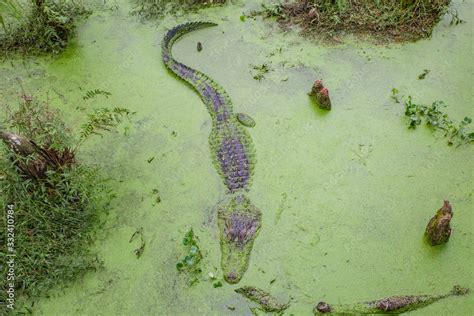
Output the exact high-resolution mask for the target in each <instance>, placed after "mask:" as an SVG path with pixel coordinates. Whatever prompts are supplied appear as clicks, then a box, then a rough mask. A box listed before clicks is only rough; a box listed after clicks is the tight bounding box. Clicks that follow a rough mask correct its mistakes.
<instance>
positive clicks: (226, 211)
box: [161, 22, 262, 284]
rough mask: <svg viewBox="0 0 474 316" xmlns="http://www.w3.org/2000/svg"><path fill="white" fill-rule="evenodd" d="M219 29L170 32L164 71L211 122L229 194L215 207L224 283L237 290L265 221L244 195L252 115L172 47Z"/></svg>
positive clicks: (251, 154) (250, 165) (251, 159)
mask: <svg viewBox="0 0 474 316" xmlns="http://www.w3.org/2000/svg"><path fill="white" fill-rule="evenodd" d="M216 25H217V24H215V23H211V22H190V23H185V24H180V25H178V26H176V27H174V28H172V29H170V30H169V31H168V32H167V34H166V35H165V36H164V38H163V41H162V43H161V48H162V58H163V62H164V64H165V65H166V67H167V68H168V69H169V70H170V71H171V72H173V73H174V74H176V75H177V76H178V77H179V78H181V79H183V80H184V81H186V82H187V83H188V84H190V85H191V86H192V87H193V88H194V90H196V91H197V92H198V94H199V95H200V97H201V99H202V101H203V103H204V104H205V105H206V108H207V111H208V112H209V115H210V117H211V121H212V129H211V134H210V135H209V147H210V151H211V156H212V160H213V163H214V166H215V168H216V170H217V172H218V173H219V175H220V176H221V177H222V179H223V181H224V184H225V186H226V188H227V192H226V196H225V198H224V199H223V201H222V202H220V203H218V205H217V214H218V215H217V224H218V227H219V237H220V246H221V253H222V254H221V267H222V270H223V272H224V279H225V280H226V282H228V283H231V284H235V283H238V282H239V281H240V280H241V278H242V276H243V275H244V273H245V272H246V271H247V268H248V264H249V259H250V254H251V252H252V248H253V244H254V241H255V239H256V237H257V235H258V233H259V231H260V227H261V221H262V215H261V212H260V210H259V209H258V208H256V207H255V206H254V205H253V204H252V203H251V202H250V199H249V198H248V197H247V195H246V194H247V192H248V191H249V187H250V184H251V177H252V175H253V170H254V165H255V150H254V147H253V142H252V138H251V137H250V134H249V133H248V132H247V130H246V129H245V127H252V126H254V125H255V124H254V121H253V120H252V119H251V118H250V117H249V116H248V115H246V114H241V113H234V112H233V107H232V101H231V99H230V97H229V95H228V94H227V93H226V92H225V90H224V89H223V88H222V87H221V86H220V85H218V84H217V83H216V82H215V81H214V80H213V79H211V78H210V77H208V76H207V75H205V74H203V73H202V72H200V71H198V70H195V69H192V68H191V67H188V66H186V65H184V64H182V63H180V62H178V61H176V60H175V59H174V58H173V56H172V46H173V44H174V43H175V42H176V40H178V39H179V38H180V37H181V36H183V35H185V34H187V33H189V32H191V31H194V30H198V29H202V28H206V27H211V26H216Z"/></svg>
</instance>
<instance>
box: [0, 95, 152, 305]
mask: <svg viewBox="0 0 474 316" xmlns="http://www.w3.org/2000/svg"><path fill="white" fill-rule="evenodd" d="M5 108H6V109H7V113H6V115H5V120H4V122H3V123H2V124H1V129H0V139H1V140H2V141H3V142H1V143H0V150H1V151H2V152H3V154H2V156H1V158H0V187H1V188H2V194H1V195H0V207H1V208H2V209H4V210H6V209H7V207H9V205H11V208H12V209H13V210H14V217H15V223H14V224H15V225H14V230H15V243H14V247H15V252H16V257H15V260H16V262H15V267H16V268H15V276H16V278H15V284H14V286H15V293H16V297H17V306H19V305H20V303H19V300H20V299H22V298H27V297H39V296H43V295H46V294H47V292H48V291H49V290H50V289H52V288H54V287H56V286H62V285H66V283H65V282H66V281H71V280H74V279H76V278H78V277H80V276H82V275H83V274H84V273H85V272H86V271H91V270H95V269H98V268H100V267H101V265H102V262H101V260H100V259H99V258H98V257H97V254H96V253H95V252H94V251H93V250H92V248H91V247H90V245H91V243H93V242H94V240H95V236H96V229H97V228H98V227H100V226H101V224H102V223H103V220H104V219H105V215H106V214H107V210H108V208H109V204H110V202H111V200H112V199H113V198H114V196H115V195H114V193H113V192H112V190H111V189H110V187H109V179H107V178H105V177H104V176H103V175H102V173H101V171H100V170H99V169H97V168H95V167H91V166H88V165H86V164H84V163H79V162H77V161H76V158H75V150H72V149H71V148H72V146H74V144H75V143H76V140H77V138H76V137H75V134H74V133H73V131H71V130H70V129H68V128H67V127H66V125H65V124H64V123H63V121H62V118H61V113H60V112H59V111H57V110H55V109H53V108H51V107H50V105H49V104H48V103H47V102H43V101H40V100H38V99H37V98H35V97H33V96H29V95H26V94H25V93H24V92H23V94H22V96H21V98H20V104H19V106H18V107H16V108H15V110H12V109H11V108H10V107H9V106H5ZM107 126H109V127H110V125H107ZM4 215H5V214H4ZM4 215H2V216H1V218H0V239H1V240H6V237H7V235H6V234H7V230H6V229H5V228H6V227H7V218H6V216H4ZM142 245H143V244H142ZM142 250H143V249H142ZM6 255H7V253H6V250H5V248H3V247H2V248H0V257H2V258H6ZM5 269H6V267H5V265H2V266H1V268H0V270H1V272H2V275H5V272H6V270H5ZM6 282H7V279H6V278H5V277H2V278H0V287H1V288H2V289H4V288H6ZM0 300H1V301H2V302H4V301H5V291H2V293H1V294H0Z"/></svg>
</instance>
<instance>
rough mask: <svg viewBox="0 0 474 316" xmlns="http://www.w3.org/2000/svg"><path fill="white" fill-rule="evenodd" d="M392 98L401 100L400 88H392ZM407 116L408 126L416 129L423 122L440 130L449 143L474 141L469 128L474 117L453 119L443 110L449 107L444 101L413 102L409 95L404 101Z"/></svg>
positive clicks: (457, 143) (472, 133) (473, 135)
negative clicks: (459, 119) (428, 103)
mask: <svg viewBox="0 0 474 316" xmlns="http://www.w3.org/2000/svg"><path fill="white" fill-rule="evenodd" d="M392 98H393V99H394V100H395V101H396V102H399V100H400V98H399V96H398V90H397V89H392ZM404 105H405V116H406V117H407V118H408V128H410V129H416V128H417V127H418V126H419V125H421V123H422V122H425V124H426V125H428V126H429V127H431V128H432V129H433V130H440V131H442V132H443V133H444V136H445V137H447V138H448V144H449V145H454V144H456V145H458V146H460V145H462V144H468V143H473V142H474V132H471V131H469V130H468V126H469V125H470V124H471V123H472V119H471V118H469V117H465V118H464V119H463V120H462V121H461V122H460V123H456V122H455V121H453V120H451V119H450V118H449V116H448V114H446V113H444V112H443V109H444V108H446V107H447V104H445V103H444V102H443V101H434V102H433V103H431V104H430V105H424V104H418V103H415V102H413V99H412V97H411V96H408V97H407V99H406V100H405V102H404Z"/></svg>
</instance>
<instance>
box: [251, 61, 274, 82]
mask: <svg viewBox="0 0 474 316" xmlns="http://www.w3.org/2000/svg"><path fill="white" fill-rule="evenodd" d="M252 69H253V70H255V71H254V72H253V79H255V80H258V81H260V80H262V79H264V78H265V75H266V74H267V73H269V72H270V66H269V65H268V64H261V65H252Z"/></svg>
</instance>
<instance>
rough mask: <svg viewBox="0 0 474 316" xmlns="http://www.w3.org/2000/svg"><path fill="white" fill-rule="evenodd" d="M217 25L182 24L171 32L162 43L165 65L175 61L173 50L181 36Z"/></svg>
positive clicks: (208, 23)
mask: <svg viewBox="0 0 474 316" xmlns="http://www.w3.org/2000/svg"><path fill="white" fill-rule="evenodd" d="M216 25H217V24H216V23H212V22H188V23H184V24H180V25H178V26H176V27H173V28H172V29H171V30H169V31H168V33H167V34H166V35H165V37H164V38H163V41H162V42H161V49H162V56H163V61H164V62H165V64H166V65H168V63H169V62H170V61H174V60H173V56H172V54H171V48H172V47H173V44H174V42H176V40H178V39H179V38H180V37H181V36H183V35H185V34H187V33H189V32H192V31H195V30H199V29H202V28H206V27H211V26H216Z"/></svg>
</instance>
